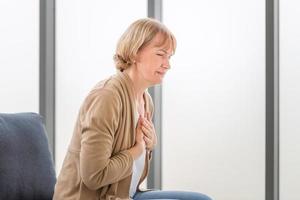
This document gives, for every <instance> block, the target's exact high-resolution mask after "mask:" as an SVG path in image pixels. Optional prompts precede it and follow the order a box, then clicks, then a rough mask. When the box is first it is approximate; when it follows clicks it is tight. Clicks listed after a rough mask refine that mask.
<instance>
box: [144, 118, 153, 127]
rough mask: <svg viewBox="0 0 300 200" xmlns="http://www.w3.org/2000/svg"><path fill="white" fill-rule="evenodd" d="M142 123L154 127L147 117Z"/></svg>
mask: <svg viewBox="0 0 300 200" xmlns="http://www.w3.org/2000/svg"><path fill="white" fill-rule="evenodd" d="M143 124H147V126H148V127H150V128H153V127H154V126H153V123H152V122H151V121H149V120H147V119H145V120H144V121H143Z"/></svg>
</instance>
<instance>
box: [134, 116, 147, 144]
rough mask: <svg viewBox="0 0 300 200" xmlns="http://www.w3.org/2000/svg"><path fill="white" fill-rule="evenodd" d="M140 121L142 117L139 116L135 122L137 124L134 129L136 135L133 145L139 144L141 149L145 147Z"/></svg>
mask: <svg viewBox="0 0 300 200" xmlns="http://www.w3.org/2000/svg"><path fill="white" fill-rule="evenodd" d="M142 122H143V117H142V116H140V117H139V119H138V122H137V126H136V129H135V132H136V135H135V145H141V146H142V147H143V149H145V147H146V144H145V140H144V138H143V137H144V134H143V131H142Z"/></svg>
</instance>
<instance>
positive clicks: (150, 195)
mask: <svg viewBox="0 0 300 200" xmlns="http://www.w3.org/2000/svg"><path fill="white" fill-rule="evenodd" d="M133 199H134V200H146V199H147V200H150V199H151V200H154V199H159V200H162V199H178V200H211V198H209V197H208V196H206V195H204V194H201V193H198V192H187V191H162V190H154V191H146V192H137V193H136V195H135V196H134V198H133Z"/></svg>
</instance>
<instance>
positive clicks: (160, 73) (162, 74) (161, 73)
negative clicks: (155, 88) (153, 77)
mask: <svg viewBox="0 0 300 200" xmlns="http://www.w3.org/2000/svg"><path fill="white" fill-rule="evenodd" d="M156 74H158V75H160V76H164V75H165V74H166V72H160V71H156Z"/></svg>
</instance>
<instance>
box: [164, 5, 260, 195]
mask: <svg viewBox="0 0 300 200" xmlns="http://www.w3.org/2000/svg"><path fill="white" fill-rule="evenodd" d="M163 8H164V15H163V19H164V22H165V23H166V25H167V26H169V27H170V29H171V30H173V32H174V34H175V35H176V36H177V40H178V51H177V52H176V54H175V56H174V58H172V59H173V60H172V61H171V66H172V67H171V70H170V72H169V74H167V76H166V79H165V81H164V85H163V105H162V106H163V141H162V143H163V147H162V148H163V153H162V159H163V168H162V174H163V176H162V178H163V189H168V190H169V189H176V190H180V189H183V190H192V191H197V192H203V193H206V194H208V195H209V196H211V197H212V198H213V199H215V200H241V199H243V200H253V199H255V200H264V199H265V2H264V1H260V0H252V1H250V0H249V1H238V0H229V1H223V0H216V1H192V0H187V1H184V3H182V2H181V1H171V0H165V1H164V5H163Z"/></svg>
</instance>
